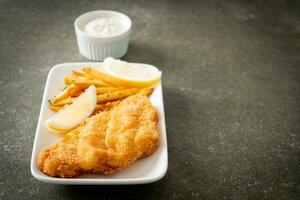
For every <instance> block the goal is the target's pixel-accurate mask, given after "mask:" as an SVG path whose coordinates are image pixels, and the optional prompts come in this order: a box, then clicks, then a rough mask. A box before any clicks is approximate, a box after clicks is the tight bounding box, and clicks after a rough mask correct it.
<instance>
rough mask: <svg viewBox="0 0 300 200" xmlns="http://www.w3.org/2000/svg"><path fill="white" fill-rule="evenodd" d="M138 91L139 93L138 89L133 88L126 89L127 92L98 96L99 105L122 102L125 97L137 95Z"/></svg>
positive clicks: (121, 91)
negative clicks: (116, 101) (108, 102)
mask: <svg viewBox="0 0 300 200" xmlns="http://www.w3.org/2000/svg"><path fill="white" fill-rule="evenodd" d="M137 91H138V89H136V88H131V89H125V90H120V91H115V92H108V93H105V94H100V95H97V103H103V102H107V101H115V100H120V99H123V98H125V97H128V96H130V95H133V94H135V93H136V92H137Z"/></svg>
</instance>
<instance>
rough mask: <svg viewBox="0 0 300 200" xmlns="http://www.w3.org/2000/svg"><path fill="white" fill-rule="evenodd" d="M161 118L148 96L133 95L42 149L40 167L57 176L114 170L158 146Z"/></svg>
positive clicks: (72, 175) (48, 173) (109, 172)
mask: <svg viewBox="0 0 300 200" xmlns="http://www.w3.org/2000/svg"><path fill="white" fill-rule="evenodd" d="M157 122H158V117H157V113H156V110H155V109H154V108H153V106H152V105H151V103H150V101H149V100H148V99H147V97H146V96H143V95H133V96H130V97H128V98H126V99H124V100H123V101H121V102H120V104H118V105H117V106H115V107H113V108H112V109H111V110H110V111H104V112H101V113H99V114H97V115H95V116H92V117H90V118H89V119H87V120H86V121H85V122H84V123H83V124H82V125H81V126H79V127H78V128H76V129H74V130H73V131H71V132H70V133H68V134H66V135H65V136H64V137H63V138H62V139H61V140H60V141H59V142H58V143H56V144H53V145H52V146H50V147H48V148H46V149H44V150H42V151H41V152H40V154H39V157H38V168H39V169H40V170H41V171H42V172H44V173H45V174H47V175H49V176H53V177H74V176H78V175H81V174H87V173H101V174H112V173H114V172H115V171H118V170H121V169H123V168H125V167H127V166H129V165H131V164H132V163H133V162H134V161H136V160H137V159H139V158H142V157H145V156H148V155H150V154H151V153H152V152H153V151H154V150H155V149H156V148H157V146H158V143H159V135H158V129H157Z"/></svg>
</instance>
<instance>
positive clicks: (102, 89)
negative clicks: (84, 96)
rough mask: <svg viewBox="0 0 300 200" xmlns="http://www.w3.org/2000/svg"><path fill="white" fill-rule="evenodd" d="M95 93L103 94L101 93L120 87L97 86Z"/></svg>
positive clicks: (116, 89) (113, 90)
mask: <svg viewBox="0 0 300 200" xmlns="http://www.w3.org/2000/svg"><path fill="white" fill-rule="evenodd" d="M96 90H97V94H103V93H108V92H115V91H118V90H120V88H115V87H97V88H96Z"/></svg>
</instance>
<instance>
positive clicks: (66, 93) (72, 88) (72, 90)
mask: <svg viewBox="0 0 300 200" xmlns="http://www.w3.org/2000/svg"><path fill="white" fill-rule="evenodd" d="M80 90H82V87H80V86H77V85H75V84H71V85H69V86H68V87H67V88H66V89H65V90H64V91H62V92H61V93H60V94H59V95H57V96H56V97H54V98H52V100H51V103H52V104H54V105H55V103H56V102H58V101H61V100H63V99H65V98H67V97H69V96H72V94H74V93H76V92H78V91H80Z"/></svg>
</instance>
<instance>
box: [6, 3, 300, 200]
mask: <svg viewBox="0 0 300 200" xmlns="http://www.w3.org/2000/svg"><path fill="white" fill-rule="evenodd" d="M96 9H112V10H118V11H121V12H124V13H125V14H127V15H128V16H130V17H131V19H132V21H133V32H132V35H131V41H130V47H129V51H128V53H127V55H126V56H125V57H124V58H123V59H124V60H127V61H131V62H144V63H150V64H153V65H155V66H157V67H159V68H160V69H161V70H162V71H163V78H162V80H163V89H164V101H165V114H166V123H167V132H168V151H169V168H168V172H167V174H166V176H165V177H164V178H163V179H162V180H160V181H158V182H156V183H152V184H146V185H136V186H63V185H52V184H45V183H41V182H39V181H37V180H35V179H34V178H33V177H32V176H31V173H30V157H31V151H32V145H33V140H34V136H35V130H36V124H37V120H38V115H39V110H40V105H41V100H42V94H43V90H44V87H45V81H46V77H47V74H48V72H49V70H50V69H51V67H52V66H53V65H55V64H58V63H63V62H80V61H87V60H86V59H85V58H83V57H82V56H81V55H80V54H79V52H78V48H77V44H76V40H75V34H74V30H73V22H74V19H75V18H76V17H77V16H78V15H80V14H82V13H84V12H87V11H91V10H96ZM299 90H300V2H299V1H297V0H294V1H277V0H276V1H251V2H250V1H232V0H229V1H217V0H216V1H214V0H212V1H209V0H207V1H188V0H186V1H171V0H170V1H146V0H145V1H144V0H142V1H141V0H136V1H131V0H129V1H121V0H116V1H106V0H103V1H96V0H91V1H85V0H79V1H70V0H65V1H59V0H47V1H43V0H40V1H38V0H36V1H27V0H23V1H22V0H20V1H16V0H0V94H1V96H0V136H1V139H0V161H1V162H0V199H121V198H128V199H140V198H145V199H299V198H300V185H299V183H300V182H299V180H300V173H299V170H300V165H299V164H300V161H299V160H300V158H299V155H300V146H299V135H300V114H299V113H300V105H299V104H300V91H299Z"/></svg>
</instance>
